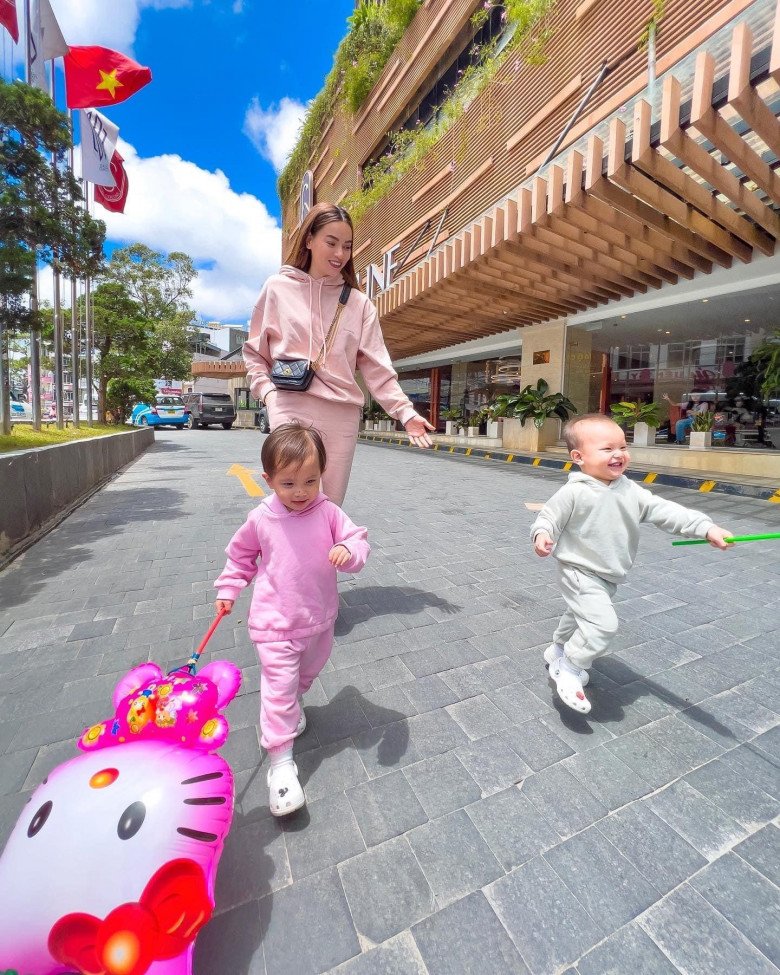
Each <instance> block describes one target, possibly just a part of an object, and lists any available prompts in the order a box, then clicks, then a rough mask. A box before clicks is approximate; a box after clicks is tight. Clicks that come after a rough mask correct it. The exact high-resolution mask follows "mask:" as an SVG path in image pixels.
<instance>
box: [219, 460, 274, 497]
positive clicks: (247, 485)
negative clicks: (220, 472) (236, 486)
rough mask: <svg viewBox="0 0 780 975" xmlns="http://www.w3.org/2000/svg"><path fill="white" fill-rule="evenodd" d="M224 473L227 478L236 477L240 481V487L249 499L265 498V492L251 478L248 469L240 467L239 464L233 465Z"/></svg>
mask: <svg viewBox="0 0 780 975" xmlns="http://www.w3.org/2000/svg"><path fill="white" fill-rule="evenodd" d="M226 473H227V476H228V477H237V478H238V479H239V481H241V486H242V487H243V489H244V490H245V491H246V493H247V494H248V495H249V497H250V498H263V497H265V491H264V490H263V489H262V488H261V487H260V485H259V484H258V483H257V481H256V480H255V479H254V478H253V477H252V472H251V471H250V470H249V468H248V467H242V466H241V464H233V465H232V466H231V467H229V468H228V469H227V471H226Z"/></svg>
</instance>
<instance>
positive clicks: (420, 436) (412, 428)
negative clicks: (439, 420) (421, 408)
mask: <svg viewBox="0 0 780 975" xmlns="http://www.w3.org/2000/svg"><path fill="white" fill-rule="evenodd" d="M404 429H405V430H406V432H407V433H408V434H409V440H410V442H411V443H413V444H414V446H415V447H430V446H431V444H432V443H433V441H432V440H431V438H430V437H429V436H428V431H429V430H435V429H436V427H434V426H432V425H431V424H430V423H429V422H428V421H427V420H426V419H425V417H422V416H419V414H415V415H414V416H413V417H412V419H411V420H407V421H406V423H404Z"/></svg>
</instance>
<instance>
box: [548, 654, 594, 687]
mask: <svg viewBox="0 0 780 975" xmlns="http://www.w3.org/2000/svg"><path fill="white" fill-rule="evenodd" d="M562 656H563V647H562V646H561V645H560V643H551V644H550V646H549V647H548V648H547V649H546V650H545V651H544V662H545V664H547V666H548V667H549V666H550V664H551V663H552V662H553V661H555V660H560V658H561V657H562ZM589 680H590V674H589V673H588V672H587V670H580V683H581V684H582V686H583V687H587V686H588V681H589Z"/></svg>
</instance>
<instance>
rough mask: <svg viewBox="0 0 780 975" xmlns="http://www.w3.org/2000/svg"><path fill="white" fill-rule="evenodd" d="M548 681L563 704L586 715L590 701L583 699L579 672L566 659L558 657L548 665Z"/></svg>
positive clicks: (583, 694)
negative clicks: (551, 682)
mask: <svg viewBox="0 0 780 975" xmlns="http://www.w3.org/2000/svg"><path fill="white" fill-rule="evenodd" d="M549 674H550V680H552V681H554V682H555V690H556V691H557V692H558V697H559V698H560V699H561V700H562V701H563V703H564V704H565V705H566V706H567V707H569V708H571V709H572V711H577V712H579V713H580V714H588V713H589V711H590V701H589V700H588V699H587V698H586V697H585V692H584V691H583V689H582V681H581V680H580V670H579V668H578V667H574V666H573V665H572V664H570V663H569V660H568V658H567V657H565V656H563V657H558V658H557V659H556V660H553V662H552V663H551V664H550V670H549Z"/></svg>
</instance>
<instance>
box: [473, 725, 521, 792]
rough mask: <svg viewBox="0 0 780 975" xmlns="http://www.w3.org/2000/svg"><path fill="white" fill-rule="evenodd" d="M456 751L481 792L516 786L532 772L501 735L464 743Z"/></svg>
mask: <svg viewBox="0 0 780 975" xmlns="http://www.w3.org/2000/svg"><path fill="white" fill-rule="evenodd" d="M455 754H456V755H457V756H458V758H459V759H460V761H461V763H462V764H463V766H464V767H465V768H466V771H467V772H468V773H469V774H470V775H471V776H472V778H473V779H474V780H475V781H476V783H477V785H478V786H479V787H480V789H481V790H482V794H483V795H490V794H492V793H494V792H500V791H501V790H502V789H505V788H506V787H507V786H509V785H515V784H516V783H518V782H520V781H521V780H522V779H523V778H525V776H526V775H528V774H529V773H530V771H531V770H530V769H529V768H528V766H527V765H526V764H525V762H524V761H523V760H522V758H520V756H519V755H518V754H517V752H516V751H515V750H514V749H513V748H511V747H510V746H509V745H507V743H506V742H505V741H504V739H503V738H502V737H501V736H500V735H488V736H486V737H485V738H480V739H479V740H478V741H473V742H472V743H471V744H470V745H463V746H462V747H461V748H458V749H456V751H455Z"/></svg>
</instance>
